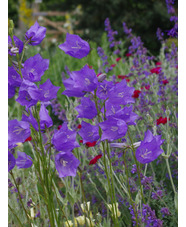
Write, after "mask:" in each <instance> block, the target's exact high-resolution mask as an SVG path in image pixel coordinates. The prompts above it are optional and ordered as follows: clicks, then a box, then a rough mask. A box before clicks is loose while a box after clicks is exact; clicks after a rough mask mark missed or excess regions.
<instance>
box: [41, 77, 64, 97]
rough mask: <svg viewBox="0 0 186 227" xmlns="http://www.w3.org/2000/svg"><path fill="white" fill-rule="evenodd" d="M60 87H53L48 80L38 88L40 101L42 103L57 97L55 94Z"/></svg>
mask: <svg viewBox="0 0 186 227" xmlns="http://www.w3.org/2000/svg"><path fill="white" fill-rule="evenodd" d="M59 89H60V87H56V86H54V85H53V84H52V83H51V81H50V79H48V80H47V81H46V82H45V83H43V84H41V85H40V86H39V90H40V92H41V93H40V100H41V101H42V102H47V101H50V100H51V99H55V98H56V97H57V92H58V90H59Z"/></svg>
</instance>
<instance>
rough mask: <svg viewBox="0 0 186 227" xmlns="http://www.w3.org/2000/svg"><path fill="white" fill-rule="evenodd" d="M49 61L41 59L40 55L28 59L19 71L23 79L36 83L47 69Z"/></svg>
mask: <svg viewBox="0 0 186 227" xmlns="http://www.w3.org/2000/svg"><path fill="white" fill-rule="evenodd" d="M48 66H49V59H43V58H42V57H41V55H40V54H36V55H35V56H33V57H30V58H28V59H27V60H26V61H25V63H24V68H23V69H22V70H21V71H22V74H23V78H24V79H25V80H29V81H31V82H38V81H40V80H41V77H42V76H43V75H44V72H45V71H46V70H47V69H48Z"/></svg>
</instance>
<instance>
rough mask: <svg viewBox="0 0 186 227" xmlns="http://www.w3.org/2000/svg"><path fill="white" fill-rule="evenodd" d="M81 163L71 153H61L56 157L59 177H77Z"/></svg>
mask: <svg viewBox="0 0 186 227" xmlns="http://www.w3.org/2000/svg"><path fill="white" fill-rule="evenodd" d="M79 164H80V161H79V160H78V159H77V158H76V157H75V156H74V155H73V154H72V153H71V152H64V151H62V152H60V153H59V154H57V155H56V156H55V165H56V169H57V171H58V173H59V177H67V176H72V177H75V176H76V171H77V167H78V166H79Z"/></svg>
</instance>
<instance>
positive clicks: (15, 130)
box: [8, 119, 31, 147]
mask: <svg viewBox="0 0 186 227" xmlns="http://www.w3.org/2000/svg"><path fill="white" fill-rule="evenodd" d="M30 134H31V132H30V125H29V123H28V122H25V121H18V120H16V119H15V120H10V121H8V141H9V143H10V144H12V145H14V147H15V146H16V143H22V142H24V141H25V140H26V139H27V138H28V137H29V136H30Z"/></svg>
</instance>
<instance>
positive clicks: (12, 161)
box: [8, 151, 16, 172]
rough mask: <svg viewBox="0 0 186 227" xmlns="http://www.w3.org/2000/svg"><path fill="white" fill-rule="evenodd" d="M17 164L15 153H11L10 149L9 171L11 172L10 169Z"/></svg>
mask: <svg viewBox="0 0 186 227" xmlns="http://www.w3.org/2000/svg"><path fill="white" fill-rule="evenodd" d="M15 164H16V160H15V158H14V156H13V154H12V153H10V151H8V172H10V170H12V169H13V168H14V166H15Z"/></svg>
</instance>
